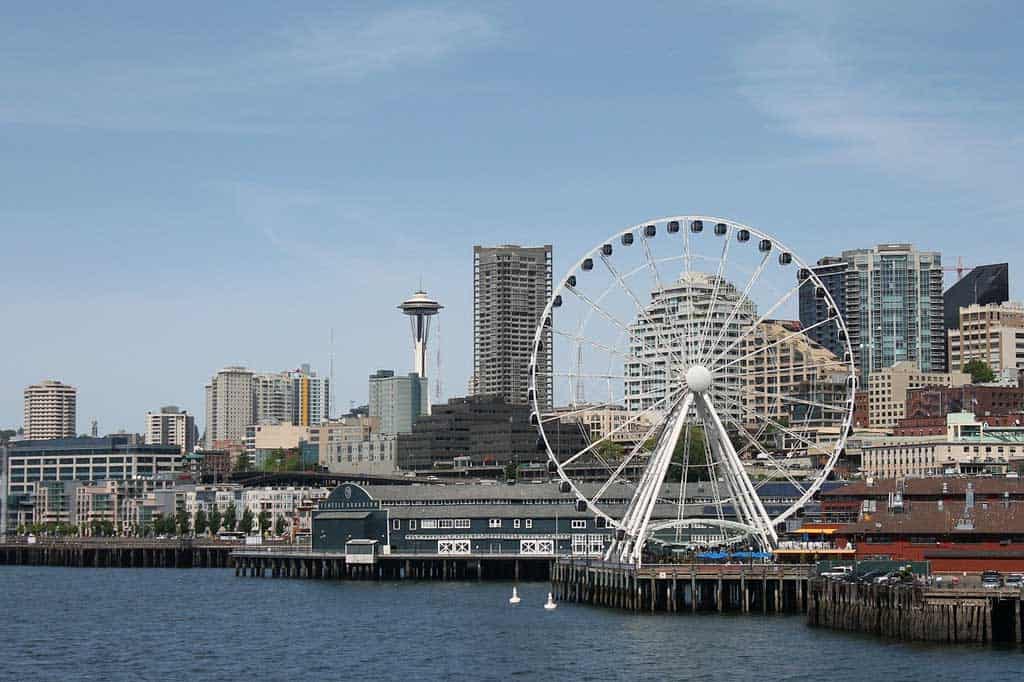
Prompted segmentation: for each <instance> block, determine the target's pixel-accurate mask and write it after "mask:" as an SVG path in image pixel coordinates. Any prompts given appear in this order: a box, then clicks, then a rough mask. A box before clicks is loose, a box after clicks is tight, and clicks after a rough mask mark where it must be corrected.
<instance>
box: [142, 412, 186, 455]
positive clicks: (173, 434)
mask: <svg viewBox="0 0 1024 682" xmlns="http://www.w3.org/2000/svg"><path fill="white" fill-rule="evenodd" d="M195 432H196V419H195V417H193V416H192V415H190V414H189V413H188V412H186V411H185V410H182V409H180V408H178V407H176V406H174V405H168V406H167V407H161V408H160V411H159V412H147V413H146V445H176V446H177V447H179V448H181V454H183V455H186V454H188V453H190V452H192V450H194V449H195V447H196V437H195Z"/></svg>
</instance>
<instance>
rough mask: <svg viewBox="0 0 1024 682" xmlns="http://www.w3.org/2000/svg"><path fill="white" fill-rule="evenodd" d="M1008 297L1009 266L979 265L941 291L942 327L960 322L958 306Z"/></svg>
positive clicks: (949, 326)
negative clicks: (943, 314)
mask: <svg viewBox="0 0 1024 682" xmlns="http://www.w3.org/2000/svg"><path fill="white" fill-rule="evenodd" d="M1009 300H1010V266H1009V265H1008V264H1006V263H995V264H993V265H979V266H978V267H976V268H972V269H971V271H970V272H968V273H967V274H966V275H965V276H964V277H963V278H962V279H960V281H958V282H957V283H956V284H954V285H953V286H951V287H950V288H949V289H947V290H946V293H944V294H943V295H942V301H943V307H944V310H945V324H946V329H954V328H955V327H956V326H957V325H958V324H959V323H960V309H961V308H966V307H967V306H969V305H987V304H989V303H1005V302H1006V301H1009Z"/></svg>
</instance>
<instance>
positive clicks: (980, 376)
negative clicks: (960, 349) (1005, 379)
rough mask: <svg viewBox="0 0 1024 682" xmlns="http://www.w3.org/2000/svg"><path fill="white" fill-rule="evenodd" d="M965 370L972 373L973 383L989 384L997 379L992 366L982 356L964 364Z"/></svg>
mask: <svg viewBox="0 0 1024 682" xmlns="http://www.w3.org/2000/svg"><path fill="white" fill-rule="evenodd" d="M963 371H964V372H967V373H968V374H970V375H971V383H972V384H987V383H990V382H993V381H995V380H996V373H995V372H993V371H992V367H991V366H990V365H989V364H988V363H987V362H985V361H984V360H982V359H981V358H972V359H971V360H968V361H967V364H965V365H964V366H963Z"/></svg>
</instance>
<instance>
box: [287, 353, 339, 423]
mask: <svg viewBox="0 0 1024 682" xmlns="http://www.w3.org/2000/svg"><path fill="white" fill-rule="evenodd" d="M291 380H292V401H291V402H292V417H291V423H292V424H295V425H296V426H316V425H317V424H319V423H321V422H324V421H327V418H328V414H327V413H328V410H329V409H330V404H331V381H330V379H329V378H328V377H321V376H317V374H316V372H314V371H312V370H310V368H309V365H308V364H304V365H302V367H300V368H299V369H297V370H295V371H293V372H291Z"/></svg>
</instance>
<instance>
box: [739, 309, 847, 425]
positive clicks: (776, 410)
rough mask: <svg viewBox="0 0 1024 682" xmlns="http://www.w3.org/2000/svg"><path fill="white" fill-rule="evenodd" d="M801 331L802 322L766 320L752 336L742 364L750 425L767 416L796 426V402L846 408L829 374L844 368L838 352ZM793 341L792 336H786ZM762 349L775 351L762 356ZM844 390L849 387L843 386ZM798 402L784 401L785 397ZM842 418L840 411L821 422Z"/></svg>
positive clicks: (747, 344) (820, 419)
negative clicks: (836, 393)
mask: <svg viewBox="0 0 1024 682" xmlns="http://www.w3.org/2000/svg"><path fill="white" fill-rule="evenodd" d="M799 330H800V323H799V322H796V321H791V320H765V321H764V322H762V323H761V324H759V325H757V329H755V330H754V331H753V333H751V334H750V335H749V336H748V337H747V341H746V343H745V346H744V350H743V355H745V356H747V360H746V361H745V362H744V363H743V372H744V374H743V377H744V380H743V404H744V407H745V408H746V410H745V413H746V414H745V419H746V421H748V422H749V421H758V418H759V417H762V416H763V417H767V418H769V419H773V420H775V421H778V422H780V423H786V422H787V421H788V422H789V423H793V422H794V421H795V420H794V419H792V418H791V417H792V411H793V408H794V407H795V406H796V405H798V404H799V403H796V402H795V400H797V399H804V400H815V401H817V402H821V403H823V404H826V405H836V407H837V408H838V407H840V406H842V404H843V397H842V395H840V398H839V401H838V402H837V401H835V400H833V399H832V394H833V393H834V392H835V391H834V390H832V388H831V382H827V379H828V377H829V376H830V375H832V374H835V373H837V372H839V371H841V370H842V363H841V361H840V360H839V358H837V357H836V355H835V353H833V352H832V351H830V350H828V349H827V348H825V347H824V346H821V345H819V344H817V343H815V342H814V341H812V340H811V339H810V338H808V337H807V336H806V335H804V334H797V335H795V336H794V333H795V332H798V331H799ZM787 337H791V338H787ZM759 348H771V350H770V351H767V352H763V353H757V352H756V351H757V349H759ZM826 382H827V383H829V384H830V385H829V386H828V389H829V390H827V391H826V390H825V388H824V387H822V388H819V387H818V385H819V384H822V383H826ZM839 388H840V390H842V389H843V388H844V387H843V386H842V385H841V386H840V387H839ZM783 396H784V397H788V398H791V399H793V400H783V399H782V397H783ZM838 415H841V412H839V410H838V409H837V410H836V411H835V412H830V413H829V414H827V415H823V416H821V418H819V419H817V420H816V421H818V422H820V421H823V420H826V419H833V420H835V418H836V417H837V416H838Z"/></svg>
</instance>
